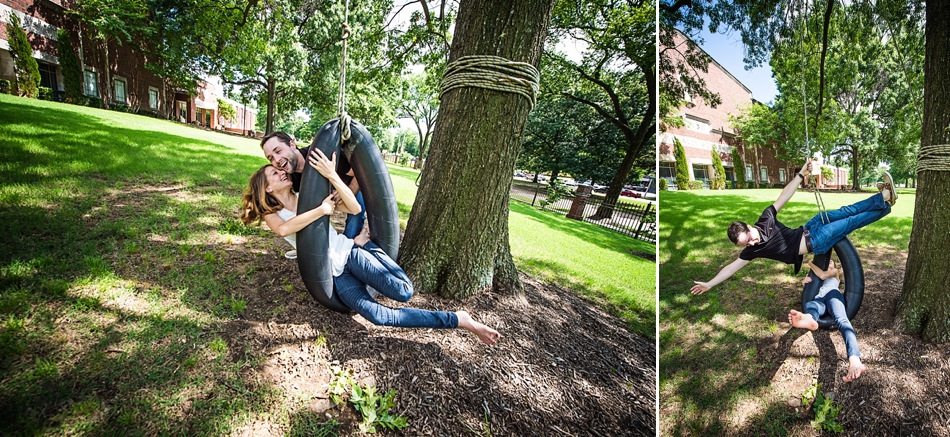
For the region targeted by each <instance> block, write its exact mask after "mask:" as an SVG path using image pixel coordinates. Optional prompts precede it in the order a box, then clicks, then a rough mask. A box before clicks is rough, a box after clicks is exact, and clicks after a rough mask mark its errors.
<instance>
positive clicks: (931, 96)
mask: <svg viewBox="0 0 950 437" xmlns="http://www.w3.org/2000/svg"><path fill="white" fill-rule="evenodd" d="M948 21H950V4H948V3H946V2H927V28H926V31H925V32H926V40H927V42H926V61H925V64H926V65H925V67H924V71H925V80H924V121H923V129H922V132H921V141H920V142H921V150H923V147H924V146H925V145H933V144H947V143H950V132H948V131H947V129H946V126H948V125H950V27H947V26H946V23H947V22H948ZM918 175H919V176H918V177H919V180H920V184H919V188H918V189H917V201H916V203H915V205H914V226H913V228H912V230H911V233H910V248H909V250H908V256H907V267H906V269H905V273H904V287H903V289H902V290H901V297H900V300H899V301H898V303H897V312H896V314H897V316H896V319H895V329H897V330H898V331H902V332H907V333H910V334H915V335H919V336H920V337H921V339H923V340H924V341H927V342H931V343H943V342H947V341H950V294H948V293H947V284H950V257H948V256H946V250H947V247H950V192H948V191H947V187H948V186H950V172H948V171H934V170H923V171H920V172H919V173H918Z"/></svg>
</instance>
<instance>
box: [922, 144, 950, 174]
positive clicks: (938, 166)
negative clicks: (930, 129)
mask: <svg viewBox="0 0 950 437" xmlns="http://www.w3.org/2000/svg"><path fill="white" fill-rule="evenodd" d="M924 170H930V171H950V144H931V145H929V146H920V153H919V154H918V156H917V173H920V172H922V171H924Z"/></svg>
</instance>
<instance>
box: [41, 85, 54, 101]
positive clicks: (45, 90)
mask: <svg viewBox="0 0 950 437" xmlns="http://www.w3.org/2000/svg"><path fill="white" fill-rule="evenodd" d="M39 90H40V92H39V99H40V100H53V89H52V88H50V87H45V86H41V87H39Z"/></svg>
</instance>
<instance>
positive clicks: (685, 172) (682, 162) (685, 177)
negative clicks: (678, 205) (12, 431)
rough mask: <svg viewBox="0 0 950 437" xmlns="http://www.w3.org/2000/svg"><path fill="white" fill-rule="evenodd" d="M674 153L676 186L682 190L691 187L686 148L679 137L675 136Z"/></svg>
mask: <svg viewBox="0 0 950 437" xmlns="http://www.w3.org/2000/svg"><path fill="white" fill-rule="evenodd" d="M673 155H674V156H676V186H677V187H679V189H681V190H688V189H689V182H688V181H689V166H688V164H687V163H686V150H685V149H683V143H681V142H680V139H679V138H676V137H674V138H673Z"/></svg>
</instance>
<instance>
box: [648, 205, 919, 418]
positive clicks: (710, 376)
mask: <svg viewBox="0 0 950 437" xmlns="http://www.w3.org/2000/svg"><path fill="white" fill-rule="evenodd" d="M779 192H780V190H778V189H762V190H726V191H711V190H698V191H688V192H687V191H676V192H673V191H664V192H663V193H661V195H660V198H661V199H662V200H661V204H660V235H659V238H660V258H659V262H660V266H659V277H660V281H659V283H660V286H659V330H660V338H659V346H660V399H661V405H660V417H661V427H660V429H661V430H667V431H671V432H672V433H674V434H701V435H716V434H720V433H722V431H723V430H724V429H725V428H727V427H729V424H728V420H729V418H730V417H734V416H736V415H740V414H741V413H742V410H743V408H748V405H749V404H750V403H751V404H755V403H757V402H761V401H762V400H763V399H770V397H771V396H774V395H773V394H772V393H770V391H769V385H770V380H769V378H770V377H771V375H772V374H774V370H775V366H776V365H777V364H776V363H774V362H770V360H769V359H768V358H767V357H764V356H763V355H762V352H760V351H759V346H758V345H759V344H761V342H762V341H765V340H766V339H769V338H771V336H772V334H773V333H775V332H776V331H777V330H778V322H777V321H779V320H783V319H784V317H785V315H786V314H787V312H788V309H789V308H792V307H795V305H796V304H798V303H799V299H800V292H801V286H800V284H799V280H800V279H801V278H802V277H803V276H804V272H803V273H800V274H799V275H798V276H795V275H793V268H792V267H791V266H787V265H785V264H781V263H778V262H775V261H771V260H755V261H753V262H752V263H750V264H749V265H748V266H746V267H745V268H744V269H742V270H740V271H739V272H738V273H737V274H736V275H735V276H733V277H732V278H730V279H728V280H726V281H725V282H723V283H721V284H719V285H718V286H717V287H715V288H713V289H712V290H710V291H709V292H707V293H705V294H703V295H700V296H693V295H692V294H690V293H689V288H690V287H691V286H692V285H693V281H708V280H710V279H712V278H713V277H714V276H715V275H716V273H717V272H718V271H719V269H721V268H722V267H724V266H725V265H727V264H728V263H730V262H732V261H733V260H735V259H736V258H737V257H738V254H739V252H740V248H738V247H736V246H735V245H733V244H732V243H731V242H730V241H729V239H728V238H727V237H726V228H727V227H728V225H729V223H730V222H732V221H735V220H739V221H745V222H748V223H754V222H755V221H756V219H757V218H758V216H759V214H761V212H762V210H763V209H765V208H766V207H768V206H769V205H771V204H772V202H774V201H775V199H776V198H777V197H778V194H779ZM873 192H874V191H868V192H866V193H829V192H825V193H823V194H822V198H823V199H824V203H825V206H826V207H827V208H828V209H836V208H838V207H840V206H844V205H847V204H851V203H854V202H856V201H858V200H861V199H864V198H866V197H868V196H869V195H871V194H873ZM900 193H901V194H900V197H899V201H898V202H897V204H896V205H895V207H894V208H893V210H892V212H891V214H890V215H888V216H887V217H884V218H883V219H881V220H880V221H879V222H877V223H874V224H872V225H870V226H867V227H865V228H863V229H859V230H857V231H855V232H854V233H852V234H851V236H850V238H851V240H852V241H853V242H854V244H855V246H856V247H858V248H859V250H860V248H862V247H868V246H872V245H873V246H878V245H883V246H886V247H893V248H896V249H907V245H908V242H909V236H910V229H911V224H912V221H913V220H912V214H913V210H914V200H915V195H914V194H913V191H912V190H902V191H901V192H900ZM817 212H818V209H817V206H816V200H815V195H814V194H813V193H811V192H806V191H798V192H797V193H796V194H795V195H794V197H792V199H791V200H790V201H789V203H788V204H786V206H785V208H784V209H782V211H781V213H780V214H779V219H780V221H781V222H782V223H784V224H786V225H788V226H790V227H797V226H800V225H802V224H804V223H805V222H806V221H807V220H808V219H810V218H811V217H812V216H814V215H815V214H816V213H817ZM807 259H810V256H807V257H806V260H807ZM774 401H776V402H782V401H784V400H774ZM788 414H789V413H787V409H769V410H767V411H764V412H762V413H760V414H759V415H757V416H756V417H754V418H752V419H751V420H750V424H749V425H748V429H752V430H755V434H757V435H786V434H787V432H786V429H785V428H784V425H783V423H784V421H786V420H787V419H788V418H789V417H788Z"/></svg>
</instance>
